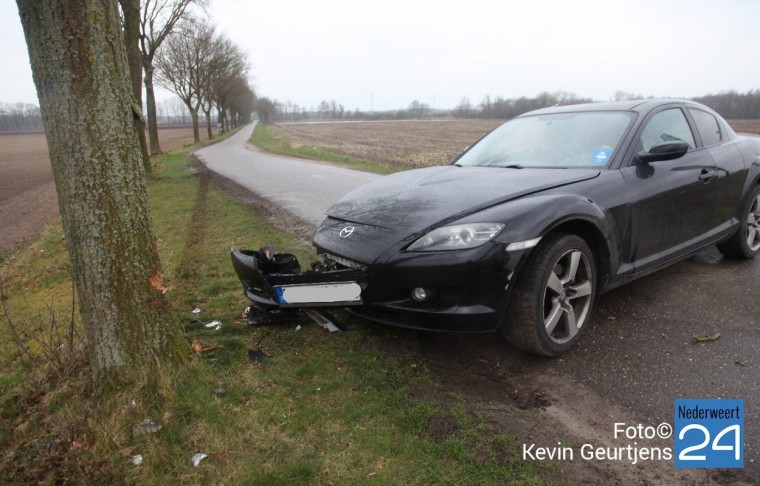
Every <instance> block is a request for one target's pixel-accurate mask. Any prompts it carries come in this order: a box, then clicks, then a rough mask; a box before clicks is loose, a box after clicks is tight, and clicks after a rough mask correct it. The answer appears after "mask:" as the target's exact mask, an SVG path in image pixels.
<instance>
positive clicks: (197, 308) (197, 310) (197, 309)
mask: <svg viewBox="0 0 760 486" xmlns="http://www.w3.org/2000/svg"><path fill="white" fill-rule="evenodd" d="M201 312H203V310H201V308H200V307H196V308H195V309H193V314H200V313H201Z"/></svg>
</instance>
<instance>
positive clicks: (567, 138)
mask: <svg viewBox="0 0 760 486" xmlns="http://www.w3.org/2000/svg"><path fill="white" fill-rule="evenodd" d="M632 121H633V114H632V113H628V112H609V111H608V112H580V113H556V114H551V115H535V116H525V117H520V118H515V119H513V120H510V121H508V122H507V123H505V124H504V125H502V126H500V127H499V128H497V129H496V130H494V131H493V132H491V133H489V134H488V135H487V136H485V137H484V138H483V139H482V140H481V141H480V142H478V143H477V144H475V145H474V146H473V147H472V148H470V150H469V151H467V152H465V153H464V154H462V156H461V157H460V158H459V159H458V160H457V161H456V165H461V166H476V167H515V168H522V167H594V168H601V167H604V166H606V165H607V163H608V162H609V161H610V160H611V159H612V155H613V153H614V151H615V150H616V149H617V147H618V145H619V144H620V141H621V139H622V138H623V135H624V134H625V133H626V131H627V129H628V127H629V126H630V124H631V122H632Z"/></svg>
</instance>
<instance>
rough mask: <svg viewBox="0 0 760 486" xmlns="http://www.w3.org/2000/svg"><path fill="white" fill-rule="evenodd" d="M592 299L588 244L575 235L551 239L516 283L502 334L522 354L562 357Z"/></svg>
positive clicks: (579, 330)
mask: <svg viewBox="0 0 760 486" xmlns="http://www.w3.org/2000/svg"><path fill="white" fill-rule="evenodd" d="M595 293H596V266H595V262H594V255H593V253H592V251H591V249H590V248H589V246H588V244H587V243H586V242H585V241H584V240H583V239H582V238H580V237H579V236H576V235H572V234H566V233H550V234H548V235H546V236H545V237H544V238H543V239H542V240H541V243H540V244H539V246H538V247H536V249H535V250H534V251H533V252H532V254H531V255H530V257H529V260H528V261H527V263H526V266H525V268H524V269H523V272H522V274H521V277H520V278H519V279H518V281H517V283H516V286H515V289H514V290H513V292H512V297H511V301H510V303H509V305H508V308H507V312H506V314H505V318H504V322H503V323H502V328H501V329H502V334H503V336H504V337H505V338H506V340H507V341H508V342H509V343H510V344H512V345H513V346H515V347H517V348H519V349H522V350H524V351H528V352H531V353H535V354H539V355H543V356H558V355H560V354H564V353H565V352H567V351H569V350H570V349H571V348H572V347H573V346H575V344H576V343H577V342H578V340H579V339H580V337H581V334H582V333H583V331H584V330H585V329H586V327H588V326H587V324H588V321H589V317H590V315H591V309H592V308H593V305H594V296H595Z"/></svg>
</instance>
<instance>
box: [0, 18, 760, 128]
mask: <svg viewBox="0 0 760 486" xmlns="http://www.w3.org/2000/svg"><path fill="white" fill-rule="evenodd" d="M198 32H200V31H196V33H195V34H194V35H196V36H200V37H203V35H201V34H199V33H198ZM212 32H213V30H212ZM204 35H207V34H204ZM186 40H187V39H185V40H184V41H186ZM184 41H183V42H184ZM217 41H218V42H222V43H227V42H229V41H227V40H226V39H225V38H224V37H223V36H221V37H217ZM229 46H230V45H229V44H228V47H229ZM229 48H230V49H231V51H230V52H231V53H232V55H231V58H232V59H233V60H234V62H233V65H234V66H235V67H234V68H232V69H228V70H227V71H224V70H222V71H221V72H222V73H226V74H222V75H217V76H216V78H213V79H215V80H216V83H217V87H218V88H219V91H218V93H217V94H215V95H209V96H211V97H212V98H213V96H216V97H217V98H218V99H219V103H218V104H214V103H211V104H209V103H208V101H205V104H203V103H198V99H197V98H195V97H194V96H195V95H191V96H189V97H187V96H186V97H185V99H183V98H182V97H181V96H179V97H176V98H172V99H169V100H165V101H163V102H161V103H159V104H158V105H157V108H156V113H157V118H156V119H157V123H158V125H159V126H161V125H189V124H192V123H193V116H192V110H191V108H190V107H192V106H195V105H194V104H195V103H198V104H197V107H198V108H197V110H198V113H197V116H198V123H199V124H205V125H206V126H207V127H209V126H210V125H211V123H213V121H214V120H221V121H223V122H224V124H225V125H224V128H227V127H228V126H231V125H237V124H238V123H246V122H247V121H249V120H250V119H251V114H252V113H253V112H255V113H256V115H257V116H258V119H259V120H261V121H262V122H263V123H275V122H292V121H300V120H336V121H337V120H405V119H412V118H415V119H416V118H425V117H429V116H439V117H446V116H454V117H456V118H493V119H509V118H513V117H515V116H518V115H520V114H522V113H525V112H528V111H531V110H536V109H539V108H545V107H548V106H554V105H570V104H576V103H590V102H592V101H593V100H592V99H590V98H583V97H580V96H577V95H575V94H573V93H568V92H566V91H556V92H554V93H549V92H542V93H539V94H538V95H536V96H535V97H533V98H527V97H524V96H523V97H520V98H509V99H505V98H502V97H501V96H497V97H495V98H492V97H491V96H485V97H484V98H483V100H482V101H481V102H480V103H478V104H473V103H472V102H470V100H469V99H468V98H466V97H463V98H462V99H461V101H460V102H459V104H458V105H457V106H455V107H454V108H452V109H448V110H441V109H433V108H432V107H431V106H430V105H429V104H427V103H421V102H420V101H418V100H413V101H412V102H411V103H410V104H409V106H408V107H407V108H406V109H401V110H386V111H371V112H370V111H361V110H360V109H359V108H356V109H354V110H347V109H346V107H345V106H344V105H343V104H340V103H338V102H337V101H336V100H322V102H320V103H319V105H317V106H316V107H314V106H312V107H306V106H301V105H298V104H297V103H293V102H291V101H287V102H284V103H282V102H279V101H277V100H274V99H271V98H268V97H261V98H257V97H256V95H255V94H254V93H253V91H252V90H251V88H249V87H248V84H247V82H246V81H245V72H246V70H247V61H245V56H243V55H242V54H240V52H239V51H237V50H236V48H235V47H234V46H232V47H229ZM220 52H225V51H224V49H222V50H221V51H220ZM227 54H229V53H227ZM221 57H222V58H225V57H226V56H221ZM167 62H168V60H167ZM227 62H232V61H229V60H228V61H227ZM235 62H237V63H239V64H234V63H235ZM159 65H160V64H159ZM223 65H224V64H223ZM189 79H190V77H189V76H188V80H189ZM167 84H169V83H167ZM190 91H192V90H191V89H190V87H189V86H188V92H190ZM198 92H202V90H199V91H198ZM206 92H207V93H208V91H206ZM193 93H194V92H193ZM217 98H215V99H217ZM643 98H644V96H643V95H640V94H636V93H629V92H626V91H616V92H615V93H614V94H613V96H612V97H611V99H612V100H614V101H621V100H636V99H643ZM185 100H189V105H188V102H187V101H185ZM693 100H694V101H697V102H699V103H703V104H705V105H707V106H709V107H710V108H712V109H714V110H715V111H717V112H718V113H720V114H721V115H722V116H723V117H724V118H727V119H731V120H733V119H754V118H760V89H756V90H750V91H747V92H746V93H739V92H736V91H721V92H720V93H718V94H708V95H705V96H701V97H698V98H693ZM201 105H203V106H204V107H205V108H204V109H203V110H201V109H200V107H201ZM217 107H222V109H223V110H224V111H223V112H222V111H219V109H218V108H217ZM39 129H42V121H41V117H40V113H39V108H38V107H37V106H35V105H32V104H28V103H0V131H9V130H39Z"/></svg>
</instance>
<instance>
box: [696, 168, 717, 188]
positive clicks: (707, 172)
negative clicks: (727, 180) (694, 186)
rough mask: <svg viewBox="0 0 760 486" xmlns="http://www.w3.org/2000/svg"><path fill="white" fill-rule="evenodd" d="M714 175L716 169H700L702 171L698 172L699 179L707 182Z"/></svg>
mask: <svg viewBox="0 0 760 486" xmlns="http://www.w3.org/2000/svg"><path fill="white" fill-rule="evenodd" d="M716 175H718V172H717V171H714V170H707V169H702V173H701V174H699V180H700V181H702V182H704V183H705V184H707V183H708V182H710V180H711V179H712V178H713V177H715V176H716Z"/></svg>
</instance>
